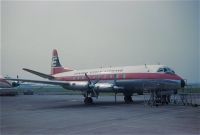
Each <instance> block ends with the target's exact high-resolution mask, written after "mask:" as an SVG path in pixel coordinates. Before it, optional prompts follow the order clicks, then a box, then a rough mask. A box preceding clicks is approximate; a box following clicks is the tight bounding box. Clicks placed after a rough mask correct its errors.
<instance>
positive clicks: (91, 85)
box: [85, 73, 99, 98]
mask: <svg viewBox="0 0 200 135" xmlns="http://www.w3.org/2000/svg"><path fill="white" fill-rule="evenodd" d="M85 77H86V78H87V80H88V88H89V89H91V90H92V92H93V93H94V95H95V97H96V98H98V96H97V93H96V91H95V89H94V88H95V84H97V83H98V82H99V79H98V80H96V81H95V82H92V81H91V80H90V78H89V76H88V75H87V73H85Z"/></svg>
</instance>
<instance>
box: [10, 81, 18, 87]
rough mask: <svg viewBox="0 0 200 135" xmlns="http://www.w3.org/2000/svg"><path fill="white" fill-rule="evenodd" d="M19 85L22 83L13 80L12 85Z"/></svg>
mask: <svg viewBox="0 0 200 135" xmlns="http://www.w3.org/2000/svg"><path fill="white" fill-rule="evenodd" d="M19 85H20V84H19V82H12V87H17V86H19Z"/></svg>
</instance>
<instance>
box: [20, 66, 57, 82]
mask: <svg viewBox="0 0 200 135" xmlns="http://www.w3.org/2000/svg"><path fill="white" fill-rule="evenodd" d="M23 70H25V71H27V72H30V73H32V74H35V75H38V76H40V77H42V78H46V79H49V80H53V79H54V77H53V76H51V75H47V74H44V73H40V72H37V71H34V70H30V69H27V68H23Z"/></svg>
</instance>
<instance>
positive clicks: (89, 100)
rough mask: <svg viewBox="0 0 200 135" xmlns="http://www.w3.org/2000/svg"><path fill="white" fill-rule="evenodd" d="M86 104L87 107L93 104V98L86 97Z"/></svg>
mask: <svg viewBox="0 0 200 135" xmlns="http://www.w3.org/2000/svg"><path fill="white" fill-rule="evenodd" d="M84 103H85V104H86V105H88V104H92V103H93V99H92V98H91V97H85V99H84Z"/></svg>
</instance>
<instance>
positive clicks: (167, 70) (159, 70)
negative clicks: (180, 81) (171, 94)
mask: <svg viewBox="0 0 200 135" xmlns="http://www.w3.org/2000/svg"><path fill="white" fill-rule="evenodd" d="M157 72H160V73H167V74H175V72H174V70H172V69H170V68H168V67H162V68H159V69H158V71H157Z"/></svg>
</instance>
